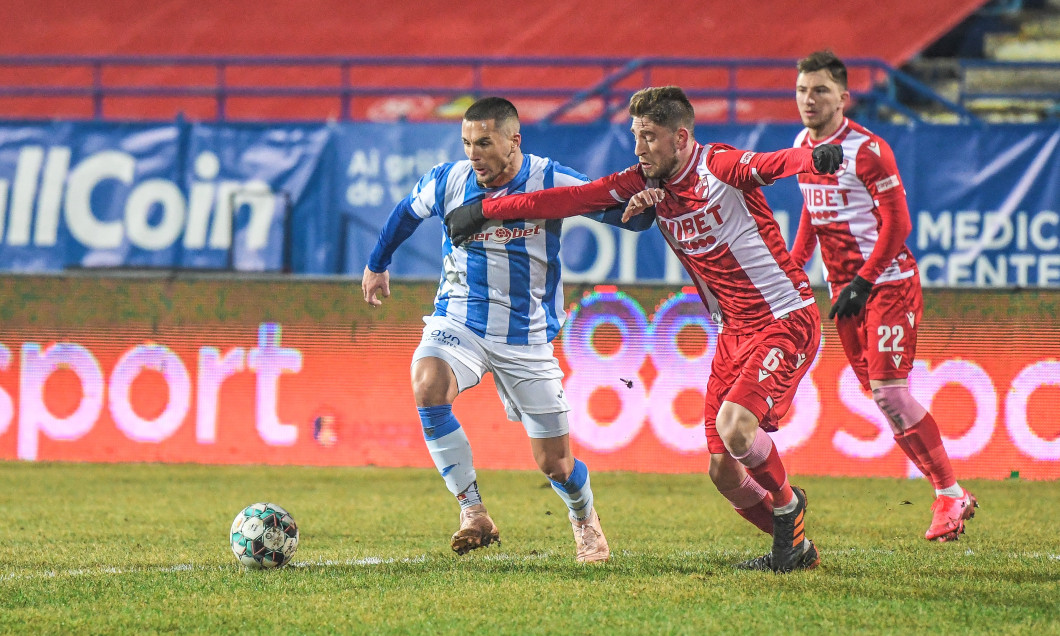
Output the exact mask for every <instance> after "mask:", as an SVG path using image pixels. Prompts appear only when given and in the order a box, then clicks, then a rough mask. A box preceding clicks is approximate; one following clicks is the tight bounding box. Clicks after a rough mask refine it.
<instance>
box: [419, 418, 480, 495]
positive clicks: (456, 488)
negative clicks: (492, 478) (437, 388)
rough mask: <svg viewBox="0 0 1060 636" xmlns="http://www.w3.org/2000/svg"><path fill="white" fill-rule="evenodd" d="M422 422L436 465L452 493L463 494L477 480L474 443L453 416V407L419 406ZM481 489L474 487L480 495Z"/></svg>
mask: <svg viewBox="0 0 1060 636" xmlns="http://www.w3.org/2000/svg"><path fill="white" fill-rule="evenodd" d="M418 410H419V412H420V422H421V423H422V424H423V439H424V440H425V441H426V442H427V451H428V452H429V453H430V454H431V459H432V460H434V466H435V468H437V469H438V473H439V474H440V475H441V476H442V479H444V480H445V486H446V488H448V489H449V492H451V493H453V494H454V495H457V497H459V496H460V495H462V494H464V493H465V492H466V491H467V489H468V488H469V487H470V486H471V485H472V484H474V483H475V467H474V465H473V464H472V463H471V443H470V442H468V440H467V434H466V433H464V429H463V428H461V426H460V422H458V421H457V420H456V417H454V416H453V407H452V406H451V405H448V404H445V405H441V406H427V407H420V408H419V409H418ZM477 493H478V489H477V488H476V489H475V496H476V497H477V496H478V495H477Z"/></svg>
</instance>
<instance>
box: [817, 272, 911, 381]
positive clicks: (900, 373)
mask: <svg viewBox="0 0 1060 636" xmlns="http://www.w3.org/2000/svg"><path fill="white" fill-rule="evenodd" d="M833 291H835V290H833ZM923 313H924V296H923V294H922V293H921V291H920V277H919V276H918V275H916V274H914V275H913V276H910V277H909V278H905V279H902V280H897V281H890V282H886V283H880V284H879V285H877V286H875V287H873V288H872V294H871V295H870V296H869V300H868V303H866V305H865V311H863V312H861V313H860V314H858V315H857V316H854V317H852V318H844V319H842V320H836V321H835V326H836V331H838V332H839V341H840V342H842V343H843V351H844V352H846V354H847V360H849V361H850V366H851V368H853V369H854V373H855V374H857V376H858V380H860V381H861V385H862V386H864V387H865V388H866V389H868V388H869V380H897V379H901V378H907V377H909V372H910V371H912V369H913V358H914V357H915V356H916V332H917V329H918V328H919V327H920V317H921V316H922V315H923Z"/></svg>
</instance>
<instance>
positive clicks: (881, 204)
mask: <svg viewBox="0 0 1060 636" xmlns="http://www.w3.org/2000/svg"><path fill="white" fill-rule="evenodd" d="M835 143H838V144H842V146H843V164H842V165H841V166H840V168H839V170H838V171H837V172H836V173H835V174H832V175H829V174H800V175H799V177H798V179H799V189H800V190H801V191H802V200H803V206H802V217H801V220H800V221H799V229H798V232H797V233H796V236H795V244H794V245H793V246H792V249H791V255H792V258H793V259H794V260H795V262H796V263H797V264H798V265H800V266H805V265H806V263H807V262H808V261H809V260H810V257H811V256H812V255H813V248H814V246H815V245H816V243H817V242H818V241H820V244H821V257H822V260H823V261H824V268H825V279H826V280H828V282H829V283H830V284H831V286H832V291H833V293H835V292H836V291H837V290H838V289H841V288H842V286H844V285H846V284H848V283H849V282H850V281H851V280H853V279H854V276H855V275H859V276H861V277H862V278H864V279H865V280H867V281H869V282H872V283H882V282H887V281H893V280H901V279H904V278H909V277H910V276H913V275H914V274H916V271H917V267H916V261H915V260H914V258H913V255H912V253H911V252H910V251H909V248H907V247H906V246H905V239H906V238H907V237H908V236H909V232H910V230H911V229H912V221H911V220H910V217H909V208H908V207H907V205H906V200H905V186H904V185H903V184H902V178H901V176H900V175H899V174H898V166H897V164H896V163H895V160H894V153H893V152H892V151H891V147H890V146H889V145H887V142H886V141H884V140H883V139H881V138H880V137H877V136H876V135H875V134H874V133H872V132H871V131H870V130H868V129H866V128H865V127H863V126H860V125H858V124H857V123H855V122H852V121H850V120H849V119H844V120H843V125H842V126H840V127H839V130H837V131H836V132H835V134H833V135H832V136H831V137H829V138H827V139H819V140H812V139H810V135H809V130H803V131H802V132H801V133H799V135H798V136H797V137H796V138H795V147H796V148H813V147H814V146H816V145H818V144H835Z"/></svg>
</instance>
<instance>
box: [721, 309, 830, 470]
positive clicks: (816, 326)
mask: <svg viewBox="0 0 1060 636" xmlns="http://www.w3.org/2000/svg"><path fill="white" fill-rule="evenodd" d="M820 344H821V316H820V313H819V312H818V309H817V306H816V305H810V306H808V307H803V308H801V309H797V310H795V311H793V312H791V313H790V314H788V315H787V316H786V317H784V318H781V319H779V320H775V321H774V322H773V323H772V324H770V325H769V326H768V327H765V328H764V329H762V330H761V331H758V332H756V333H752V334H746V335H735V334H729V333H726V332H725V331H722V332H721V333H720V334H718V346H717V349H716V350H715V351H714V361H713V362H712V363H711V365H710V378H709V379H708V380H707V396H706V406H705V408H704V418H703V419H704V428H705V429H706V432H707V450H709V451H710V452H711V453H727V452H728V450H727V449H726V448H725V444H724V442H722V440H721V436H719V435H718V428H717V424H716V423H717V418H718V409H720V408H721V404H722V402H734V403H736V404H739V405H740V406H742V407H744V408H746V409H747V410H749V411H751V412H752V413H754V414H755V417H757V418H758V422H759V426H761V427H762V428H763V429H765V430H767V431H775V430H777V422H779V421H780V418H782V417H784V414H785V413H787V412H788V409H789V408H791V402H792V400H793V399H795V391H796V390H797V389H798V388H799V380H801V379H802V376H804V375H806V372H807V371H809V370H810V365H811V363H812V362H813V360H814V358H815V357H816V356H817V348H818V347H819V346H820Z"/></svg>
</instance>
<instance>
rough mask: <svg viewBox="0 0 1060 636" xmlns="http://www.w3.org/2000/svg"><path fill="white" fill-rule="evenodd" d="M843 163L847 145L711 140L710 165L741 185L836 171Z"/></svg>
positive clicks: (721, 176) (731, 182)
mask: <svg viewBox="0 0 1060 636" xmlns="http://www.w3.org/2000/svg"><path fill="white" fill-rule="evenodd" d="M842 164H843V147H842V146H840V145H839V144H824V145H821V146H818V147H817V148H814V149H813V150H810V149H809V148H784V149H782V150H774V151H772V152H754V151H750V150H737V149H735V148H733V147H732V146H726V145H725V144H711V150H710V154H709V155H708V157H707V166H708V167H709V168H710V170H711V172H713V173H714V175H715V176H717V177H718V178H719V179H721V180H722V181H724V182H725V183H728V184H729V185H732V186H735V187H737V188H741V189H744V190H746V189H749V188H759V187H761V186H767V185H772V183H773V182H774V181H776V180H777V179H782V178H784V177H790V176H792V175H796V174H800V173H803V172H809V173H812V174H834V173H835V172H836V171H837V170H839V167H840V166H841V165H842Z"/></svg>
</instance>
